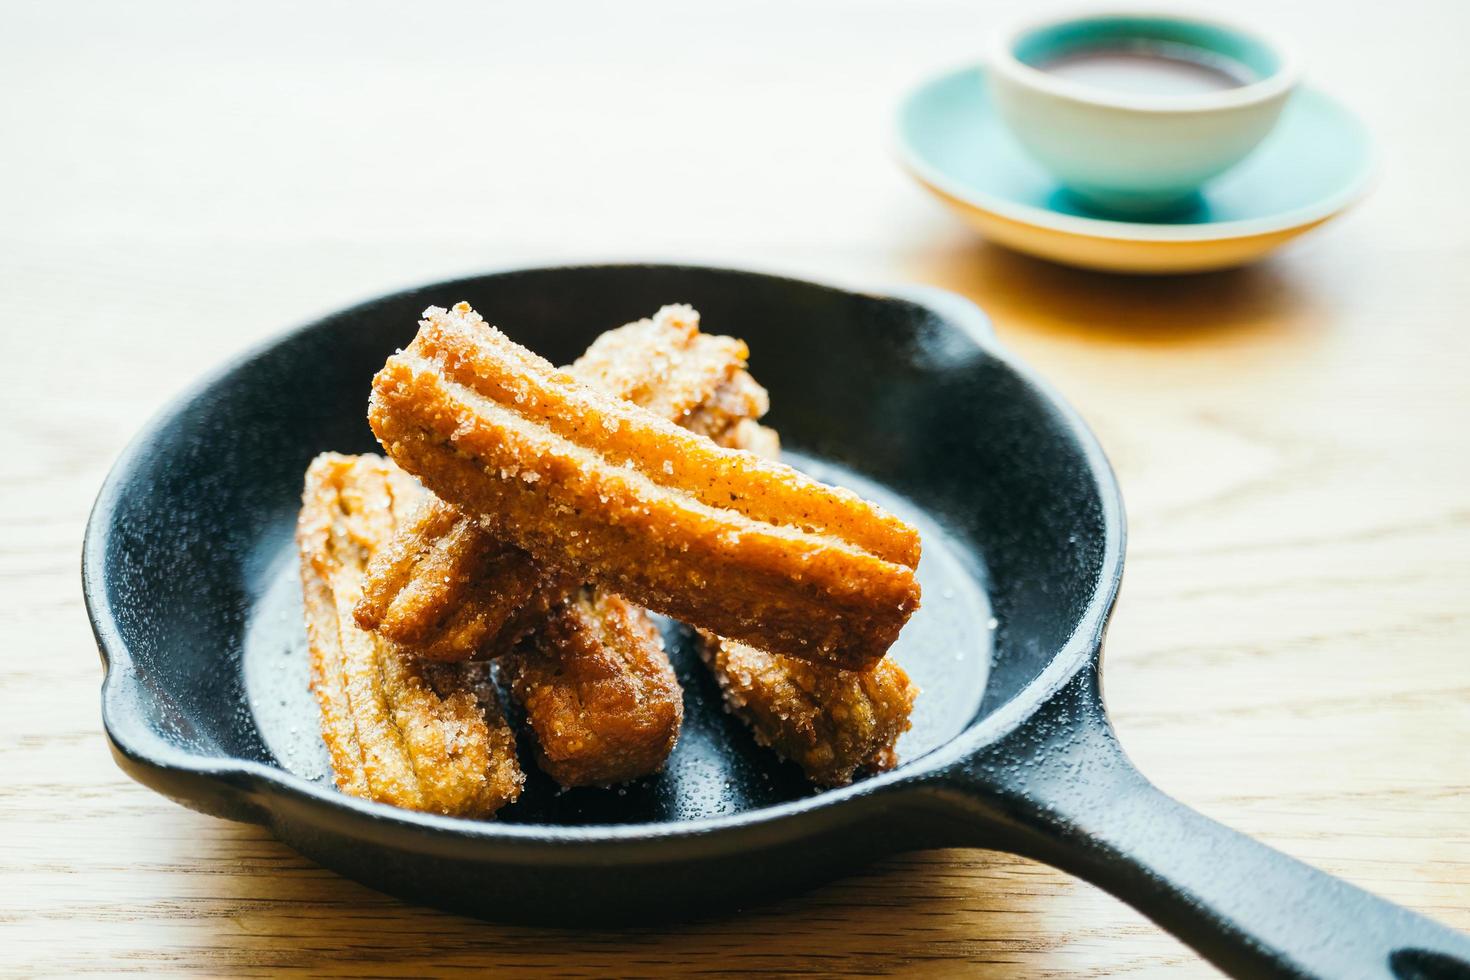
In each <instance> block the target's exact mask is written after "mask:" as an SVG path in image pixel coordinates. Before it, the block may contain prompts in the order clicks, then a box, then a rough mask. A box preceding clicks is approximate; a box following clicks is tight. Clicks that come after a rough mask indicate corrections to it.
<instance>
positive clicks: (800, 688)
mask: <svg viewBox="0 0 1470 980" xmlns="http://www.w3.org/2000/svg"><path fill="white" fill-rule="evenodd" d="M767 433H768V434H769V435H767ZM774 439H775V433H774V432H773V431H772V430H770V429H765V428H764V427H761V431H759V432H757V431H756V430H753V429H749V428H737V429H735V430H733V431H732V432H731V433H730V435H729V440H730V445H731V446H733V447H735V448H736V449H748V450H750V451H751V452H755V453H758V454H759V455H761V456H767V457H774V456H775V454H776V453H777V452H779V448H778V447H777V446H776V445H775V444H774V442H773V440H774ZM699 652H700V656H701V657H702V658H703V659H704V662H705V663H706V664H707V665H708V666H709V668H710V671H711V673H713V674H714V676H715V680H716V681H717V682H718V683H719V685H720V692H721V694H722V695H723V696H724V700H725V707H726V708H727V709H728V710H729V711H730V712H731V713H732V714H734V715H735V716H736V717H738V718H740V719H741V720H742V721H744V722H745V723H746V724H747V725H749V726H750V730H751V732H752V734H754V736H755V740H756V741H757V742H759V743H760V744H762V745H765V746H768V747H770V748H771V749H773V750H774V751H775V752H776V754H777V755H780V756H781V757H782V758H783V759H789V760H790V761H792V762H795V763H796V764H797V765H799V766H801V768H802V771H803V772H805V773H806V775H807V778H808V779H810V780H811V781H812V782H814V783H818V784H820V785H823V786H843V785H846V784H847V783H850V782H852V777H853V775H854V774H856V773H857V772H859V771H864V772H879V771H882V770H885V769H892V768H893V767H894V766H895V765H897V764H898V751H897V749H896V744H897V742H898V737H899V736H900V735H902V734H903V733H904V732H906V731H908V730H909V714H910V713H911V712H912V711H913V707H914V698H915V697H917V695H918V693H919V690H918V688H917V687H915V686H914V685H913V683H912V682H911V681H910V680H909V676H908V674H907V673H905V672H904V669H903V668H902V667H900V666H899V665H898V664H897V663H896V662H895V661H894V659H893V658H892V657H891V656H885V657H884V658H883V659H882V660H880V661H878V662H877V663H876V664H874V665H873V666H872V667H870V668H868V669H867V670H864V671H855V670H840V669H838V668H836V667H827V666H821V665H818V664H813V663H808V662H807V661H805V660H798V659H797V658H795V657H783V656H781V655H780V654H776V653H766V652H764V651H762V650H757V649H755V648H754V647H751V646H747V645H746V644H744V643H736V642H734V641H732V640H723V639H721V638H719V637H717V636H714V635H712V634H709V633H703V634H701V636H700V647H699Z"/></svg>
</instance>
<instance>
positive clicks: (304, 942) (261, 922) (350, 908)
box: [190, 825, 1196, 977]
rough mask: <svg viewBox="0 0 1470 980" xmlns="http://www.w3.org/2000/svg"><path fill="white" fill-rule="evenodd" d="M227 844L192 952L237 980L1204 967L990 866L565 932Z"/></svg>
mask: <svg viewBox="0 0 1470 980" xmlns="http://www.w3.org/2000/svg"><path fill="white" fill-rule="evenodd" d="M220 832H221V833H222V834H223V835H225V836H228V837H236V838H239V839H238V840H235V841H222V842H221V843H224V844H226V846H228V847H230V848H231V849H233V850H236V851H237V853H248V854H250V855H251V857H250V858H249V859H247V860H245V861H239V862H236V863H234V864H233V866H232V867H231V872H230V874H227V875H220V876H218V878H217V880H216V883H215V884H214V885H213V886H212V888H211V893H210V896H209V897H208V898H207V899H203V900H201V901H202V902H203V903H206V904H207V907H200V908H196V910H195V912H196V915H197V918H195V920H194V923H193V926H192V927H191V930H192V935H191V942H190V945H191V946H194V947H195V949H198V950H200V951H201V952H203V953H205V955H206V957H207V964H201V965H207V966H208V969H209V972H211V973H216V974H223V975H260V974H261V973H262V972H264V973H268V974H271V975H277V974H280V973H286V972H291V973H311V974H314V975H331V976H343V975H352V976H357V975H371V976H389V977H398V976H405V977H408V976H428V975H433V976H443V975H453V974H486V973H491V974H495V975H501V974H517V975H520V974H524V973H539V972H545V973H547V974H554V975H557V976H599V977H600V976H634V975H636V976H643V975H649V974H679V975H684V974H689V973H699V974H703V975H716V976H718V975H726V976H746V975H751V974H757V973H773V974H783V975H789V974H792V973H813V972H815V973H841V972H848V973H852V972H860V973H870V974H889V973H893V972H915V973H919V974H924V973H932V972H940V971H943V972H954V971H956V970H962V971H963V972H965V973H967V974H969V975H995V976H1009V975H1015V973H1016V971H1017V970H1018V969H1020V970H1021V971H1022V972H1025V973H1034V972H1036V971H1037V970H1043V971H1045V972H1051V971H1070V970H1077V969H1083V968H1087V969H1092V970H1097V969H1099V968H1102V969H1103V970H1104V971H1105V972H1121V971H1122V970H1125V969H1133V968H1138V967H1140V966H1144V965H1147V966H1150V967H1157V966H1160V965H1163V964H1166V963H1180V962H1196V961H1195V959H1194V957H1193V955H1192V954H1191V953H1189V951H1188V950H1186V949H1185V948H1184V947H1183V946H1182V945H1180V944H1179V943H1178V942H1176V941H1175V940H1174V939H1172V938H1171V937H1169V936H1167V935H1166V934H1164V933H1162V932H1160V931H1159V930H1157V929H1156V928H1154V927H1153V926H1152V925H1150V924H1149V923H1148V922H1146V921H1145V920H1144V919H1142V917H1140V916H1138V915H1137V914H1136V913H1133V912H1132V911H1131V910H1128V909H1127V908H1125V907H1124V906H1122V905H1120V904H1118V903H1117V902H1115V901H1114V900H1113V899H1111V898H1109V897H1107V896H1106V895H1103V894H1102V893H1101V892H1098V891H1096V890H1095V889H1093V888H1092V887H1091V886H1088V885H1084V884H1081V883H1079V882H1076V881H1073V880H1071V879H1069V878H1067V877H1066V876H1064V875H1062V874H1061V873H1059V872H1056V871H1053V870H1051V869H1050V868H1046V867H1044V866H1042V865H1037V864H1033V863H1031V862H1028V861H1024V860H1022V859H1020V858H1015V857H1012V856H1010V855H1006V854H998V853H993V852H987V851H942V852H929V853H922V854H913V855H906V856H901V857H898V858H893V859H889V860H887V861H884V862H882V863H880V864H877V865H874V866H872V867H871V868H866V869H861V870H859V871H858V872H856V873H855V874H854V875H853V876H851V877H849V878H846V879H843V880H841V881H838V882H834V883H832V884H829V885H826V886H823V887H821V888H818V889H816V890H815V891H813V892H810V893H808V894H806V895H801V896H797V897H793V898H788V899H784V900H782V901H779V902H776V903H773V904H771V905H768V906H762V907H760V908H756V909H751V910H748V911H744V912H736V913H730V914H726V915H722V916H720V917H718V918H710V919H704V920H696V921H693V922H686V923H677V924H669V925H660V926H647V927H636V928H624V929H618V930H596V929H577V930H570V929H568V930H560V929H546V928H531V927H524V926H503V925H496V924H493V923H486V922H479V921H475V920H473V919H468V918H465V917H462V916H457V915H450V914H446V913H441V912H435V911H433V910H429V909H424V908H420V907H415V906H410V905H406V904H404V903H402V902H399V901H397V900H395V899H392V898H388V897H387V896H384V895H381V894H379V893H377V892H374V891H372V890H370V889H368V888H366V887H364V886H361V885H358V884H356V883H354V882H351V881H348V880H347V879H345V878H341V877H339V876H337V875H336V874H333V873H332V872H330V871H327V870H325V869H323V868H320V867H318V866H317V865H315V864H313V863H312V862H310V861H308V860H306V859H304V858H301V857H299V856H297V855H296V854H295V853H294V852H292V851H290V850H289V849H287V848H286V847H285V846H284V845H281V844H279V843H277V842H275V841H274V840H272V839H271V838H270V837H269V836H268V835H267V834H266V833H265V832H264V831H262V830H260V829H259V828H253V827H244V826H235V825H231V826H229V827H223V826H222V827H220ZM487 887H493V885H491V884H490V883H487ZM201 932H202V935H201ZM201 940H202V942H201ZM201 947H202V949H201ZM206 951H207V952H206Z"/></svg>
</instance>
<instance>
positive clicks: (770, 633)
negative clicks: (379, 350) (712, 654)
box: [369, 304, 919, 669]
mask: <svg viewBox="0 0 1470 980" xmlns="http://www.w3.org/2000/svg"><path fill="white" fill-rule="evenodd" d="M369 422H370V423H371V424H372V426H373V430H374V432H375V434H376V435H377V436H378V439H379V441H380V442H382V444H383V445H384V447H385V448H386V449H387V450H388V452H389V454H390V455H391V456H392V457H393V458H394V459H395V460H396V461H397V462H398V463H399V464H400V465H402V466H403V467H404V468H405V469H407V470H409V471H410V472H412V473H414V474H415V475H416V476H418V477H419V478H420V479H421V480H423V481H424V483H425V484H426V485H428V486H429V488H430V489H431V490H433V491H434V492H435V493H437V494H438V495H439V496H440V497H442V498H444V499H445V500H447V501H449V502H450V503H453V504H456V505H458V506H460V507H462V508H463V509H465V510H467V511H472V512H475V513H478V514H480V515H481V517H482V520H483V521H484V522H485V523H486V525H487V526H489V527H491V528H492V529H493V530H495V531H497V532H499V533H500V534H502V535H504V537H506V538H508V539H510V540H512V541H514V542H515V543H516V544H517V545H519V546H520V547H523V548H524V549H526V550H527V551H529V552H530V553H531V554H533V555H534V556H535V557H536V558H537V559H538V560H540V561H541V562H542V563H543V564H545V565H548V566H552V567H559V568H561V569H563V570H565V571H567V572H569V573H573V574H576V575H577V576H578V577H579V578H582V579H584V580H587V581H591V582H594V583H596V584H598V585H601V586H604V587H607V588H609V589H611V590H613V591H616V592H618V593H620V594H623V595H625V596H627V597H629V598H630V599H632V600H635V601H638V602H640V603H642V604H644V605H646V606H648V607H649V608H652V609H655V610H657V611H660V612H664V613H666V614H668V615H672V616H675V617H677V618H679V619H682V620H684V621H685V622H689V623H691V624H694V625H697V626H700V627H701V628H705V629H709V630H711V631H713V632H716V633H718V634H719V635H722V636H729V637H731V638H734V639H736V640H741V641H747V642H751V643H753V644H755V645H758V646H760V647H763V648H766V649H770V650H772V651H775V652H779V653H783V654H787V655H790V656H796V657H801V658H804V659H810V660H812V661H814V662H818V663H827V664H831V665H835V666H840V667H844V668H848V669H863V668H866V667H868V666H871V665H872V664H873V663H875V662H876V661H877V660H878V659H879V658H881V657H882V655H883V653H884V651H885V650H887V648H888V647H889V646H890V645H891V644H892V642H893V641H894V640H895V639H896V638H897V636H898V632H899V630H900V629H901V628H902V626H903V624H904V622H906V621H907V619H908V617H909V615H910V614H911V613H912V612H913V610H914V609H916V608H917V606H918V600H919V588H918V583H917V581H916V579H915V577H914V573H913V569H914V566H915V565H917V563H918V557H919V539H918V535H917V533H916V532H915V531H914V530H913V528H911V527H910V526H908V525H907V524H905V523H903V522H902V521H900V520H898V519H897V518H894V517H893V516H891V515H890V514H888V513H886V512H884V511H883V510H881V509H880V508H878V507H877V506H876V505H873V504H869V503H867V502H865V501H863V500H862V499H861V498H859V497H857V496H856V495H855V494H852V493H851V492H849V491H845V490H839V489H836V488H833V487H828V486H825V485H823V484H821V483H818V482H817V481H815V480H812V479H810V478H809V477H806V476H804V475H802V474H801V473H799V472H797V471H796V470H793V469H791V468H789V467H786V466H783V465H781V464H778V463H771V462H766V461H763V460H760V459H759V458H758V457H756V456H754V455H753V454H751V453H748V452H739V451H734V450H729V449H725V448H722V447H719V446H717V445H716V444H715V443H714V442H712V441H711V440H709V439H707V438H703V437H701V436H699V435H695V434H693V433H690V432H688V431H687V430H683V429H680V428H678V427H677V426H675V425H673V424H672V423H670V422H667V421H665V420H662V419H660V418H658V417H657V416H655V415H653V414H652V413H650V412H648V411H646V410H644V409H641V408H639V407H637V406H633V405H629V404H627V403H625V402H621V401H618V400H616V399H612V398H609V397H607V396H605V395H602V394H599V393H598V392H596V391H594V390H592V389H590V388H588V387H587V386H585V385H582V384H580V383H578V382H577V380H576V379H575V378H573V377H571V376H570V375H568V374H567V373H565V372H558V371H557V370H556V369H554V368H553V367H552V366H551V365H550V364H548V363H547V362H546V361H544V360H543V359H541V358H539V357H537V356H536V355H534V354H532V353H531V352H530V351H528V350H526V349H525V348H522V347H520V346H518V345H516V344H514V343H512V342H511V341H510V340H509V339H507V338H506V337H505V336H504V335H502V334H500V333H499V331H496V330H494V329H493V328H490V327H488V326H486V325H485V323H484V321H483V320H481V319H480V318H479V317H478V316H477V315H476V314H475V313H474V312H473V311H472V310H470V309H469V308H468V306H465V305H463V304H461V305H460V306H459V307H456V308H455V310H454V311H453V312H448V311H445V310H441V309H438V308H431V309H430V310H429V311H427V313H426V319H425V320H424V321H423V323H422V324H421V327H420V331H419V335H418V337H417V338H416V339H415V341H414V342H413V344H411V345H410V346H409V348H408V349H407V350H405V351H404V352H403V353H402V354H401V355H395V356H394V357H392V358H390V359H389V361H388V363H387V365H386V366H385V367H384V369H383V370H382V371H381V372H379V374H378V376H377V378H376V379H375V381H374V389H373V396H372V400H371V403H370V408H369ZM609 423H612V424H609ZM665 464H668V465H667V466H666V465H665ZM671 471H672V472H671ZM523 472H534V473H536V474H537V475H538V479H537V480H535V481H531V482H527V481H526V480H523V479H520V478H518V476H517V475H518V474H521V473H523Z"/></svg>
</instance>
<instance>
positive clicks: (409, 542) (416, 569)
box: [355, 305, 769, 660]
mask: <svg viewBox="0 0 1470 980" xmlns="http://www.w3.org/2000/svg"><path fill="white" fill-rule="evenodd" d="M747 354H748V352H747V350H746V347H745V344H744V343H742V342H741V341H739V340H736V339H735V338H733V337H723V336H718V335H712V334H705V333H701V332H700V331H699V315H698V313H696V312H695V311H694V310H692V309H691V308H689V307H688V306H677V305H676V306H666V307H664V308H663V309H661V310H659V311H658V312H657V313H656V314H655V315H654V316H653V317H651V318H649V319H645V320H639V321H636V322H634V323H630V324H627V325H625V326H622V327H619V328H617V329H616V330H609V331H607V332H606V333H604V334H602V335H600V336H599V337H598V338H597V339H596V340H595V341H594V342H593V343H592V345H591V346H590V347H589V348H588V349H587V351H586V353H584V354H583V355H582V356H581V357H580V358H578V359H577V361H576V362H575V363H574V364H573V365H572V366H571V368H569V371H570V373H571V374H572V375H573V376H575V377H576V378H577V379H578V380H580V381H583V382H585V383H586V384H588V385H592V386H595V387H597V388H600V389H601V390H603V391H605V392H607V393H608V394H610V395H613V396H616V397H618V398H622V399H625V400H627V401H630V402H632V403H634V404H636V405H642V406H643V407H645V408H648V409H649V410H650V411H653V412H656V413H658V414H660V415H662V416H663V417H665V418H667V419H669V420H670V421H673V422H676V423H679V424H681V425H685V426H688V427H690V428H691V429H692V430H693V431H698V432H701V433H703V434H707V435H710V436H711V437H713V438H716V439H722V438H726V437H728V436H729V434H730V433H732V432H735V431H737V430H740V431H744V428H743V425H744V424H747V423H748V424H749V425H755V424H756V423H754V422H753V421H752V420H753V419H755V418H758V417H759V416H761V415H763V414H764V413H765V411H766V408H767V407H768V404H769V400H768V398H767V395H766V391H765V389H764V388H762V387H761V386H760V385H758V384H756V383H755V381H754V380H753V379H752V378H751V377H750V375H749V374H748V373H747V372H746V371H745V362H746V357H747ZM766 431H769V430H766ZM576 585H577V582H576V581H574V580H568V579H565V578H562V577H558V576H556V575H555V574H550V573H547V572H545V571H543V569H542V566H540V565H539V564H538V563H536V562H535V561H534V560H532V559H531V558H530V556H529V555H527V554H526V553H525V552H524V551H521V550H520V549H518V548H516V547H514V546H513V545H509V544H507V543H505V542H504V541H503V540H501V539H500V538H499V537H498V536H497V535H496V534H494V533H492V532H491V531H489V530H486V529H484V528H482V527H481V525H480V522H479V520H478V519H477V518H476V517H474V516H473V515H467V514H461V513H460V512H459V511H458V510H457V509H456V508H454V507H451V506H450V505H448V504H445V503H444V502H442V501H439V500H431V502H430V503H429V505H428V506H427V507H426V508H425V509H424V510H423V511H422V512H421V513H420V514H418V515H417V516H416V518H415V519H414V521H413V522H412V523H411V524H410V525H409V526H408V527H407V528H405V529H404V530H403V531H402V532H400V533H399V534H398V535H397V536H396V537H395V538H394V540H393V542H392V544H391V545H389V547H388V548H386V549H385V550H384V552H383V554H382V555H380V556H379V557H378V558H377V559H375V560H374V562H373V563H372V565H371V566H370V567H369V570H368V581H367V585H366V587H365V589H364V591H363V598H362V601H361V602H359V603H358V605H357V609H356V610H355V613H356V617H357V621H358V624H359V625H361V626H362V627H363V628H365V629H371V630H376V631H377V632H379V633H382V634H383V635H384V636H387V637H388V638H390V639H393V640H396V641H398V642H399V643H403V644H407V645H411V646H413V648H414V649H415V651H417V652H418V654H419V655H420V656H422V657H425V658H427V659H431V660H464V659H468V658H470V657H473V656H475V655H476V654H478V653H484V652H490V653H495V652H501V651H504V650H506V649H509V647H510V646H511V645H512V644H514V643H515V641H516V640H518V639H519V638H520V637H521V636H523V635H524V634H525V633H527V632H528V631H529V630H530V629H531V628H532V627H533V626H534V625H535V624H537V623H539V622H540V621H541V620H542V619H544V617H545V615H546V613H547V612H548V610H549V609H550V607H551V606H552V605H554V604H555V602H557V601H559V600H560V599H561V598H563V597H564V596H565V595H566V594H567V592H569V591H570V590H571V589H572V588H574V587H576Z"/></svg>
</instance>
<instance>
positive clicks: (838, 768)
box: [700, 634, 919, 786]
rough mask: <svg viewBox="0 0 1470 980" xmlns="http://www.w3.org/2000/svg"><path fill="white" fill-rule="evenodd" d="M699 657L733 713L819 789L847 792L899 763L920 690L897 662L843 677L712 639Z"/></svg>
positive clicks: (831, 670) (889, 661) (835, 670)
mask: <svg viewBox="0 0 1470 980" xmlns="http://www.w3.org/2000/svg"><path fill="white" fill-rule="evenodd" d="M700 655H701V656H702V657H703V658H704V661H705V663H706V664H708V665H709V668H710V671H711V672H712V673H713V674H714V676H715V680H716V681H718V682H719V685H720V690H721V691H722V692H723V694H724V696H725V705H726V707H728V708H729V710H730V712H731V713H732V714H734V715H735V716H736V717H738V718H740V719H741V720H743V721H744V722H745V723H746V724H747V725H749V726H750V730H751V732H752V733H753V734H754V735H755V740H756V741H757V742H759V743H760V744H762V745H765V746H769V747H770V748H772V749H774V750H775V751H776V753H777V754H778V755H780V756H781V757H782V758H783V759H789V760H791V761H792V762H795V763H796V764H797V765H799V766H801V768H802V771H804V772H805V773H806V775H807V778H808V779H810V780H811V781H812V782H814V783H817V784H819V785H822V786H845V785H846V784H847V783H850V782H852V777H853V775H854V774H855V773H857V772H859V771H863V772H881V771H883V770H886V769H892V768H893V767H894V766H895V765H897V764H898V753H897V751H896V750H895V744H896V743H897V741H898V737H899V736H900V735H902V734H903V733H904V732H906V731H908V730H909V713H910V712H911V711H912V710H913V707H914V699H915V698H916V697H917V696H918V693H919V689H918V688H917V687H915V686H914V684H913V682H912V681H910V680H909V677H908V674H906V673H904V669H903V668H902V667H900V666H899V665H898V664H897V663H896V662H894V660H893V658H892V657H884V658H883V659H882V660H880V661H878V662H877V663H876V664H874V665H873V666H872V667H869V668H868V669H867V670H841V669H840V668H835V667H823V666H819V665H817V664H814V663H810V662H808V661H805V660H799V659H797V658H796V657H786V656H782V655H781V654H779V653H766V652H765V651H764V650H757V649H756V648H755V647H752V646H749V645H748V644H745V643H736V642H734V641H732V640H725V639H721V638H720V637H717V636H714V635H712V634H703V635H702V638H701V643H700Z"/></svg>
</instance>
